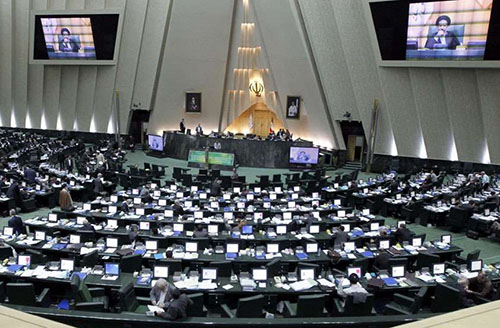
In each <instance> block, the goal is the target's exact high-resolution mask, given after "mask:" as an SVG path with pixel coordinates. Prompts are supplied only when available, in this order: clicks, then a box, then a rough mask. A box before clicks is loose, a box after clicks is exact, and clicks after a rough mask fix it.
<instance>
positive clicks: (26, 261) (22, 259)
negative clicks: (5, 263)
mask: <svg viewBox="0 0 500 328" xmlns="http://www.w3.org/2000/svg"><path fill="white" fill-rule="evenodd" d="M17 265H23V266H27V267H29V266H30V265H31V255H18V256H17Z"/></svg>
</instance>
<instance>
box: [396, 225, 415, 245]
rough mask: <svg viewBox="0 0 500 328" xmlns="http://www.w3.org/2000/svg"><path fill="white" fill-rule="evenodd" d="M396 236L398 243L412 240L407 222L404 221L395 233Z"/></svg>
mask: <svg viewBox="0 0 500 328" xmlns="http://www.w3.org/2000/svg"><path fill="white" fill-rule="evenodd" d="M394 236H396V240H397V241H398V243H402V242H404V241H410V240H411V231H410V230H409V229H408V228H407V227H406V224H404V223H402V224H401V225H400V226H399V228H398V230H396V232H395V233H394Z"/></svg>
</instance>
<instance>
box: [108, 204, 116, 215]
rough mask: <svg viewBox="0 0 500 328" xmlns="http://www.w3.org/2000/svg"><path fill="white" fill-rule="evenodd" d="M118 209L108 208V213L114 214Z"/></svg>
mask: <svg viewBox="0 0 500 328" xmlns="http://www.w3.org/2000/svg"><path fill="white" fill-rule="evenodd" d="M117 210H118V208H117V207H116V206H114V205H111V206H108V213H110V214H115V213H116V211H117Z"/></svg>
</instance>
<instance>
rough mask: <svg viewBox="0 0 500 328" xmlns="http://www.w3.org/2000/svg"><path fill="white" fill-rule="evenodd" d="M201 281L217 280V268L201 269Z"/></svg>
mask: <svg viewBox="0 0 500 328" xmlns="http://www.w3.org/2000/svg"><path fill="white" fill-rule="evenodd" d="M201 279H203V280H217V268H202V269H201Z"/></svg>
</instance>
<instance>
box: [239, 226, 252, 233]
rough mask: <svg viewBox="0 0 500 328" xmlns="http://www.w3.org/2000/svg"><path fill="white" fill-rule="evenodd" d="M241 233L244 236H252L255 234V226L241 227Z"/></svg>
mask: <svg viewBox="0 0 500 328" xmlns="http://www.w3.org/2000/svg"><path fill="white" fill-rule="evenodd" d="M241 233H242V234H244V235H251V234H253V226H251V225H244V226H243V227H241Z"/></svg>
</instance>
